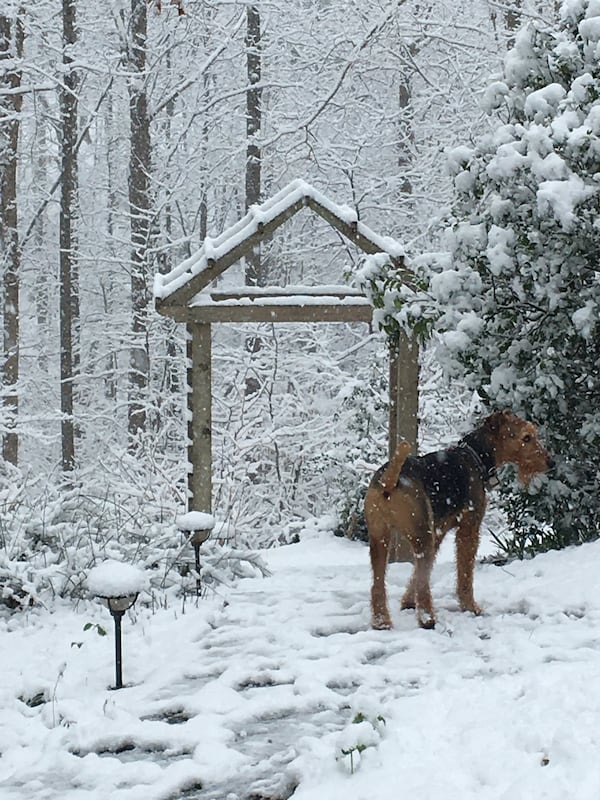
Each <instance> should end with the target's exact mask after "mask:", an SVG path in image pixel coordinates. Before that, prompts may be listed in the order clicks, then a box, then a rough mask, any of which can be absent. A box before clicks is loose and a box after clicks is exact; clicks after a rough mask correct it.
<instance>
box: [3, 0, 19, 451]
mask: <svg viewBox="0 0 600 800" xmlns="http://www.w3.org/2000/svg"><path fill="white" fill-rule="evenodd" d="M23 15H24V10H23V9H22V8H19V10H18V11H17V14H16V16H15V18H14V19H11V18H9V17H7V16H4V15H0V86H2V87H3V88H4V89H6V90H8V91H9V92H10V91H13V92H15V93H14V94H8V93H7V94H6V95H5V96H4V98H3V104H2V106H0V251H1V252H0V256H1V258H2V262H3V263H2V278H3V282H4V302H3V343H4V360H3V365H2V384H3V387H2V388H3V394H4V402H3V405H4V425H3V427H4V430H5V432H4V435H3V437H2V455H3V457H4V459H5V460H6V461H7V462H9V463H10V464H14V465H15V466H17V464H18V460H19V436H18V433H17V431H16V425H17V416H18V411H19V395H18V388H17V386H18V381H19V283H20V279H19V272H20V261H21V252H20V248H19V234H18V230H17V162H18V145H19V125H20V120H19V115H20V112H21V108H22V105H23V96H22V94H20V93H18V91H15V90H18V89H19V88H20V86H21V71H20V70H19V69H18V68H17V67H16V66H15V65H16V64H17V63H18V61H20V60H21V58H22V57H23V44H24V29H23Z"/></svg>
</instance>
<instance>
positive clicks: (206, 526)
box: [176, 511, 215, 597]
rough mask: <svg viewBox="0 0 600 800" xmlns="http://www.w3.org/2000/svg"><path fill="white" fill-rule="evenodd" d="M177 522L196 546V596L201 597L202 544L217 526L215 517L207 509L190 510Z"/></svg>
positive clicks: (178, 518) (179, 527)
mask: <svg viewBox="0 0 600 800" xmlns="http://www.w3.org/2000/svg"><path fill="white" fill-rule="evenodd" d="M176 524H177V527H178V529H179V530H180V531H181V532H182V533H183V534H184V535H185V536H187V537H188V541H189V542H190V544H191V545H192V547H193V548H194V556H195V568H196V597H200V592H201V590H202V582H201V578H200V545H202V544H204V542H205V541H206V540H207V539H208V537H209V536H210V532H211V531H212V529H213V528H214V527H215V518H214V517H213V516H212V514H207V513H206V512H205V511H188V513H187V514H181V516H179V517H177V519H176Z"/></svg>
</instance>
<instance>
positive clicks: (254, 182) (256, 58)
mask: <svg viewBox="0 0 600 800" xmlns="http://www.w3.org/2000/svg"><path fill="white" fill-rule="evenodd" d="M246 65H247V71H248V89H247V90H246V192H245V201H246V210H248V209H249V208H250V206H251V205H253V204H255V203H259V202H260V196H261V159H262V154H261V150H260V143H259V141H258V137H259V136H260V129H261V102H260V100H261V88H260V80H261V67H262V64H261V32H260V12H259V9H258V6H255V5H249V6H248V7H247V9H246ZM246 283H247V284H249V285H250V286H261V285H262V286H264V285H265V283H266V276H265V275H264V269H263V267H262V265H261V258H260V249H259V248H258V247H256V248H255V249H254V250H253V252H252V254H250V255H248V256H246Z"/></svg>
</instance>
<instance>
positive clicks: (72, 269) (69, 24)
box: [59, 0, 79, 472]
mask: <svg viewBox="0 0 600 800" xmlns="http://www.w3.org/2000/svg"><path fill="white" fill-rule="evenodd" d="M76 10H77V9H76V0H63V4H62V23H63V54H62V61H63V68H64V75H63V85H62V88H61V91H60V116H61V137H62V141H61V174H62V180H61V190H60V219H59V238H60V322H59V326H60V410H61V445H62V469H63V471H64V472H69V471H71V470H72V469H73V468H74V466H75V426H74V418H73V393H74V392H73V388H74V380H75V373H76V370H77V364H78V345H77V339H78V337H77V329H78V325H79V291H78V275H77V261H76V242H75V229H74V223H75V220H76V217H77V205H78V199H77V196H78V175H77V152H76V149H77V127H78V126H77V84H78V78H77V72H76V70H75V69H74V68H73V63H74V58H73V47H74V45H75V42H76V40H77V30H76Z"/></svg>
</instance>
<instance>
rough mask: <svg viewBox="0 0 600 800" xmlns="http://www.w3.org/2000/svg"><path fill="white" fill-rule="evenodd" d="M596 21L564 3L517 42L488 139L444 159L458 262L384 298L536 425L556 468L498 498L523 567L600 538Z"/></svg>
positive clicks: (473, 379)
mask: <svg viewBox="0 0 600 800" xmlns="http://www.w3.org/2000/svg"><path fill="white" fill-rule="evenodd" d="M599 17H600V9H599V8H598V5H597V4H594V3H593V2H591V0H582V2H580V3H565V4H564V5H563V9H562V15H561V27H560V28H559V29H558V30H556V31H549V30H538V29H536V28H535V26H533V25H531V26H528V27H526V28H525V29H523V31H521V32H520V33H519V35H518V36H517V39H516V42H515V46H514V48H513V50H512V51H511V52H510V53H509V54H508V56H507V58H506V61H505V68H504V72H503V74H502V75H500V76H498V79H497V80H495V81H493V82H492V83H491V84H490V86H489V88H488V90H487V93H486V102H487V105H488V109H489V111H490V113H491V114H493V115H495V117H496V124H495V127H494V129H493V130H492V132H491V133H490V134H488V135H486V136H484V137H482V138H481V139H480V140H479V141H478V142H476V143H475V145H474V146H468V147H465V146H463V147H458V148H456V149H455V150H454V151H453V152H452V153H451V154H450V167H451V171H452V173H453V177H454V188H455V202H454V206H453V208H452V213H451V215H450V216H449V218H448V219H447V228H446V237H447V241H448V243H449V247H450V252H451V261H450V262H449V263H447V264H444V263H443V261H440V260H438V261H437V262H436V260H435V259H431V260H430V261H429V262H427V261H426V260H425V261H423V263H421V264H413V265H412V266H413V267H414V268H415V269H416V271H417V273H418V274H419V275H420V276H421V278H422V280H423V281H425V283H426V287H425V288H424V286H423V283H421V289H420V295H419V296H417V295H416V294H415V293H413V294H412V295H409V294H407V293H406V292H405V293H404V294H402V293H401V292H399V291H397V290H396V289H394V290H392V296H391V298H388V299H386V298H385V297H384V298H383V300H381V301H380V302H381V305H382V306H383V307H385V308H386V309H388V311H389V313H391V314H393V315H395V317H396V318H397V319H398V320H399V321H400V323H401V324H408V325H409V326H410V325H411V319H413V320H414V319H415V318H419V315H420V318H425V319H427V321H428V324H429V327H430V330H432V331H433V332H435V336H436V340H437V342H438V353H439V356H440V359H441V361H442V363H443V366H444V369H445V372H446V374H447V375H449V376H460V377H461V379H463V380H466V383H467V387H468V388H469V389H473V390H476V391H477V392H478V393H479V395H480V397H481V398H482V401H483V403H484V404H485V405H486V406H488V407H489V408H505V407H509V408H511V409H512V410H513V411H515V412H516V413H519V414H521V415H523V416H525V417H527V418H529V419H532V420H533V421H535V422H537V423H538V425H539V426H540V429H541V433H542V438H543V439H544V441H545V443H546V445H547V447H548V448H549V450H550V451H551V452H552V454H553V455H554V457H555V459H556V461H557V467H556V469H555V471H554V472H553V473H552V474H550V475H548V476H546V477H545V478H538V479H535V480H534V482H533V483H532V485H531V486H530V487H529V488H528V489H527V490H524V489H521V490H517V488H516V486H515V485H514V484H512V485H511V486H510V487H509V488H508V489H505V490H503V494H502V502H503V505H504V508H505V510H506V512H507V514H508V519H509V522H510V526H511V536H510V537H509V538H507V539H506V540H504V541H503V542H502V544H501V546H502V549H504V550H505V552H507V553H509V554H510V555H517V556H519V557H524V556H529V555H532V554H534V553H536V552H540V551H542V550H547V549H549V548H555V547H564V546H566V545H569V544H578V543H580V542H584V541H588V540H590V539H594V538H597V537H598V536H599V535H600V510H599V504H598V497H597V492H598V476H599V475H600V413H599V410H600V385H599V376H600V341H599V336H598V313H599V309H600V272H599V271H598V268H597V260H598V258H597V254H598V252H600V225H599V224H598V220H599V219H600V184H599V182H598V175H599V174H600V102H599V97H600V62H599V61H598V58H597V52H598V47H599V44H600V43H599V41H598V30H599V26H598V21H599ZM376 282H377V283H378V285H381V286H383V285H384V283H385V282H384V281H382V280H381V279H379V278H377V281H376ZM399 307H400V308H401V309H402V310H401V313H400V314H398V313H397V311H396V309H397V308H399ZM415 310H416V312H417V313H416V314H415ZM413 327H415V326H413ZM391 329H392V326H391V323H389V321H388V322H387V323H386V330H391ZM415 330H417V328H416V327H415Z"/></svg>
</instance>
